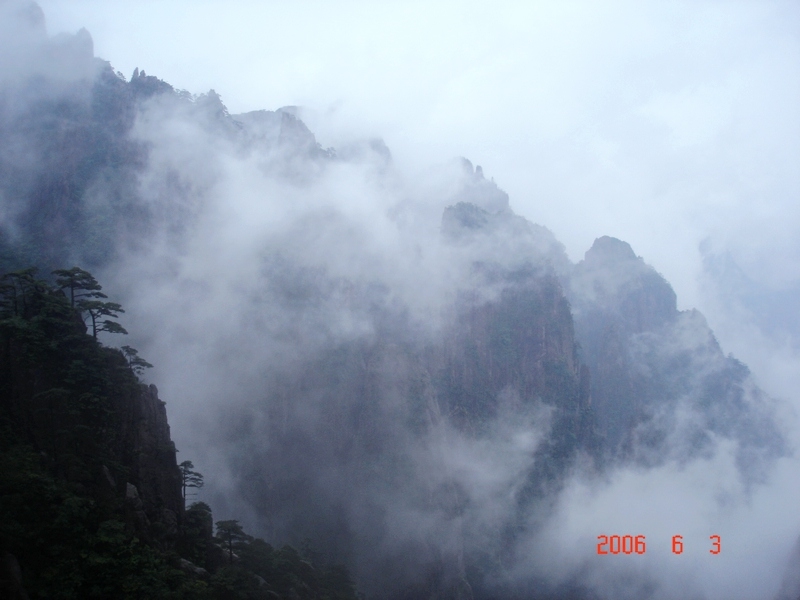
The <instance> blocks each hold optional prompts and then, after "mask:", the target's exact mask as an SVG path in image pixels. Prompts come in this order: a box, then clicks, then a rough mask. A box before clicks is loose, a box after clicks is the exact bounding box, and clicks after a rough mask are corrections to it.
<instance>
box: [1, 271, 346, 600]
mask: <svg viewBox="0 0 800 600" xmlns="http://www.w3.org/2000/svg"><path fill="white" fill-rule="evenodd" d="M53 274H54V275H55V282H54V283H51V282H49V281H46V280H42V279H38V278H37V277H36V269H32V268H30V269H25V270H21V271H16V272H12V273H7V274H5V275H3V276H2V277H0V557H2V559H3V560H2V564H0V589H3V590H4V592H5V591H6V590H10V592H9V593H10V594H11V595H12V597H19V598H23V597H25V595H24V594H27V597H29V598H48V599H64V600H71V599H90V598H98V599H106V598H115V599H142V600H145V599H147V600H161V599H164V600H167V599H169V600H181V599H187V600H188V599H190V598H191V599H195V600H223V599H225V600H227V599H229V598H230V599H234V598H236V599H262V598H263V599H267V598H269V599H275V598H303V599H309V600H312V599H342V600H344V599H355V598H356V593H355V590H354V587H353V584H352V582H351V580H350V577H349V575H348V574H347V572H346V571H345V570H344V569H342V568H338V567H321V566H315V565H313V564H312V563H311V562H309V561H308V560H306V559H305V558H304V557H303V556H301V555H300V554H299V553H298V552H297V551H296V550H294V549H292V548H290V547H284V548H282V549H280V550H274V549H273V548H272V547H271V546H270V545H269V544H267V543H266V542H265V541H263V540H260V539H256V538H253V537H251V536H249V535H247V534H245V533H244V531H243V530H242V528H241V526H240V525H239V524H238V522H237V521H235V520H234V521H220V522H218V523H217V536H216V537H214V536H213V531H212V523H213V517H212V515H211V509H210V508H209V507H208V505H206V504H204V503H195V504H193V505H192V506H190V507H189V508H188V509H186V510H185V511H184V510H183V508H184V503H185V498H186V490H187V488H199V487H201V486H202V484H203V476H202V475H201V474H200V473H198V472H196V471H194V470H193V469H194V465H193V464H192V462H191V461H184V462H183V463H182V464H181V465H180V467H179V466H178V465H177V464H176V461H175V458H174V457H175V450H174V446H173V445H172V444H171V442H170V443H166V444H165V443H164V442H163V441H162V442H161V445H166V446H168V447H166V448H161V447H159V448H148V447H142V443H143V442H142V439H146V438H142V437H141V436H140V434H139V433H138V432H139V429H140V428H141V426H142V420H143V419H144V420H145V421H146V419H147V418H150V417H146V416H145V412H144V411H143V409H142V406H143V403H145V402H147V401H148V399H149V401H151V402H153V403H155V404H156V405H157V404H158V403H157V396H155V393H156V392H155V391H154V390H155V388H154V387H152V386H151V387H148V386H145V385H144V384H143V383H141V382H140V381H139V376H140V375H141V374H142V372H143V370H144V369H145V368H147V367H150V366H151V365H150V364H149V363H147V361H145V360H144V359H142V358H141V357H139V356H138V352H137V351H136V350H135V349H134V348H131V347H130V346H124V347H123V348H122V350H118V349H115V348H108V347H105V346H103V345H102V344H101V343H100V342H99V341H98V340H97V333H98V332H100V331H107V332H111V333H126V332H125V330H124V329H123V328H122V326H121V325H119V323H117V322H116V321H112V320H111V319H113V318H117V317H118V314H119V313H122V312H124V311H123V310H122V307H121V306H120V305H119V304H116V303H113V302H107V301H106V298H107V297H106V296H105V295H104V294H103V293H102V292H101V291H100V290H101V289H102V288H101V286H100V285H99V283H98V282H97V281H96V279H95V278H94V277H93V276H92V275H91V274H90V273H88V272H86V271H84V270H82V269H80V268H78V267H74V268H72V269H69V270H58V271H55V272H54V273H53ZM104 317H106V318H105V319H104ZM85 318H87V319H90V320H91V334H88V333H87V326H86V324H85V320H84V319H85ZM161 410H162V412H163V407H161ZM132 424H133V425H132ZM137 436H140V437H137ZM167 442H168V440H167ZM151 443H152V442H151ZM143 457H144V458H143ZM147 461H149V462H147ZM146 469H150V471H148V472H145V471H146ZM173 475H174V477H173ZM162 480H163V481H166V482H167V483H164V484H162V483H158V482H160V481H162ZM173 481H174V485H172V483H170V482H173ZM130 482H133V483H130ZM159 485H160V486H161V487H163V488H164V489H161V490H160V491H159V489H160V488H159ZM137 486H139V490H137ZM165 486H166V487H165ZM170 486H171V487H170ZM173 488H174V497H175V498H176V499H177V504H175V503H174V502H172V500H171V499H170V498H171V496H170V494H171V491H170V490H172V489H173ZM181 488H182V490H183V502H181ZM153 490H155V491H153ZM170 502H172V504H170ZM170 506H172V507H173V508H169V507H170ZM170 515H171V517H170ZM175 521H177V523H176V522H175ZM17 565H18V567H19V568H18V569H17ZM23 590H24V591H23Z"/></svg>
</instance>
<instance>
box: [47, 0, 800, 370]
mask: <svg viewBox="0 0 800 600" xmlns="http://www.w3.org/2000/svg"><path fill="white" fill-rule="evenodd" d="M39 4H40V5H41V6H42V8H43V9H44V12H45V15H46V18H47V23H48V29H49V31H50V33H57V32H60V31H67V32H75V31H77V29H79V28H80V27H86V28H87V29H88V30H89V31H90V33H91V34H92V36H93V38H94V42H95V53H96V54H97V55H98V56H101V57H103V58H105V59H107V60H109V61H110V62H111V64H112V65H113V66H114V67H115V68H116V69H118V70H120V71H122V72H123V73H124V74H125V75H126V77H130V74H131V72H132V71H133V69H134V68H135V67H139V68H140V69H145V70H146V71H147V73H148V74H150V75H156V76H158V77H160V78H162V79H164V80H166V81H168V82H169V83H171V84H172V85H174V86H175V87H177V88H183V89H188V90H189V91H191V92H193V93H202V92H205V91H207V90H208V89H210V88H214V89H215V90H216V91H217V92H218V93H220V94H221V96H222V98H223V101H224V102H225V103H226V105H227V106H228V108H229V110H230V111H231V112H232V113H236V112H243V111H248V110H255V109H260V108H267V109H275V108H278V107H280V106H284V105H302V106H304V107H308V108H309V109H311V110H312V111H314V116H311V117H309V118H308V119H307V120H308V121H309V125H310V126H311V128H312V130H314V131H315V133H316V134H317V136H318V139H319V140H320V142H321V143H322V144H323V145H326V146H327V145H334V146H335V145H336V144H337V143H339V142H340V141H342V140H343V139H345V138H346V137H348V136H373V135H374V136H380V137H383V138H384V140H385V141H386V143H387V144H388V146H389V147H390V149H391V150H392V152H393V154H394V156H395V159H396V162H397V164H398V165H400V166H401V168H403V169H404V170H406V172H409V173H414V172H415V171H416V170H418V169H423V168H424V167H426V166H429V165H432V164H436V163H440V162H443V161H445V160H448V159H450V158H452V157H454V156H459V155H463V156H466V157H467V158H469V159H471V160H472V161H473V163H475V164H480V165H482V166H483V168H484V172H485V173H486V176H487V177H494V179H495V180H496V181H497V182H498V184H499V185H500V186H501V187H502V188H503V189H505V190H506V191H507V192H508V193H509V194H510V197H511V204H512V207H513V208H514V209H515V210H516V211H517V212H518V213H520V214H522V215H524V216H526V217H528V218H529V219H531V220H533V221H536V222H538V223H541V224H543V225H546V226H547V227H549V228H550V229H552V230H553V231H554V233H555V234H556V236H557V237H558V238H559V239H560V240H561V241H562V242H563V243H564V244H565V245H566V246H567V251H568V253H569V255H570V257H571V258H572V259H573V260H578V259H580V258H581V257H582V256H583V253H584V252H585V251H586V250H587V249H588V248H589V246H590V245H591V243H592V241H593V240H594V239H595V238H596V237H599V236H601V235H613V236H616V237H619V238H622V239H624V240H626V241H628V242H630V243H631V245H632V246H633V248H634V250H635V251H636V252H637V254H639V255H641V256H643V257H644V258H645V260H647V261H648V262H649V263H651V264H653V265H654V266H655V267H656V268H657V269H658V270H659V271H660V272H662V273H663V274H664V275H665V276H666V277H667V279H668V280H669V281H670V282H671V283H672V284H673V286H674V287H675V288H676V292H677V293H678V298H679V305H680V308H689V307H692V306H699V307H700V308H705V309H706V310H707V311H708V310H711V309H710V306H705V307H704V306H703V299H702V296H701V294H700V293H699V288H698V285H697V277H698V273H699V269H700V255H699V252H698V249H697V246H698V243H699V242H700V241H701V240H703V239H705V238H710V239H711V241H712V243H713V244H714V247H715V248H718V249H726V248H727V249H730V250H731V251H732V252H733V254H734V256H735V257H736V259H737V261H739V262H740V264H741V265H742V266H743V267H744V268H745V269H746V271H747V272H748V274H749V275H750V276H751V277H753V278H754V279H756V280H757V281H759V282H760V283H762V284H765V285H770V286H774V287H781V286H784V285H786V284H787V283H789V282H792V281H797V280H798V279H800V235H798V234H800V202H797V200H798V197H800V166H799V165H800V4H798V3H796V2H766V1H760V2H755V1H754V2H732V1H731V2H696V1H693V2H666V1H665V2H644V1H641V0H636V1H632V2H624V1H604V2H556V1H552V2H502V1H501V2H493V3H491V4H489V3H486V2H435V3H432V2H419V1H417V0H411V1H409V0H404V1H403V2H396V1H390V2H372V3H369V2H356V1H345V2H341V1H339V2H316V1H308V0H299V1H294V2H288V1H280V2H278V1H258V2H257V1H244V0H232V1H229V2H225V3H223V2H217V1H212V0H194V1H192V2H188V1H185V0H159V1H158V2H154V1H140V2H137V3H128V2H124V3H123V2H120V1H109V0H102V1H100V0H41V1H40V2H39ZM709 318H710V321H711V322H712V326H713V325H714V324H715V319H714V315H713V314H710V315H709ZM745 358H747V357H745Z"/></svg>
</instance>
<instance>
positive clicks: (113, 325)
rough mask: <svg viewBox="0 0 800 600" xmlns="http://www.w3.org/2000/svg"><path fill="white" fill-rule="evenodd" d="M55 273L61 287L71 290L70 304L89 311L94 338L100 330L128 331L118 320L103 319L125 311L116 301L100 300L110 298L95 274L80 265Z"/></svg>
mask: <svg viewBox="0 0 800 600" xmlns="http://www.w3.org/2000/svg"><path fill="white" fill-rule="evenodd" d="M53 275H55V276H56V285H57V286H58V287H59V288H61V289H62V290H66V289H68V290H69V300H70V306H72V307H73V308H77V309H78V310H79V311H80V312H81V313H89V317H90V318H91V319H92V335H93V336H94V339H97V333H98V332H100V331H107V332H109V333H124V334H127V333H128V332H127V331H125V328H124V327H122V325H120V324H119V323H117V322H116V321H112V320H111V319H102V317H111V318H113V319H118V318H119V314H117V313H124V312H125V311H124V310H122V306H120V305H119V304H117V303H116V302H103V301H102V300H98V298H108V296H106V295H105V294H104V293H103V292H101V291H100V290H102V289H103V286H101V285H100V284H99V283H98V282H97V279H95V278H94V275H92V274H91V273H89V272H88V271H84V270H83V269H81V268H80V267H72V268H71V269H58V270H56V271H53ZM101 319H102V320H101Z"/></svg>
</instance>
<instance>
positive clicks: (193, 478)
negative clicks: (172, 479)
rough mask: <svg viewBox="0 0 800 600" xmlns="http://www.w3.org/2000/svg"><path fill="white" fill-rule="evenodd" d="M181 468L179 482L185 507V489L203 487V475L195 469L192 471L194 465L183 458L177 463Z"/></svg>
mask: <svg viewBox="0 0 800 600" xmlns="http://www.w3.org/2000/svg"><path fill="white" fill-rule="evenodd" d="M178 467H179V468H180V470H181V482H182V486H183V505H184V507H186V489H187V488H198V489H199V488H201V487H203V475H202V474H201V473H198V472H197V471H192V469H194V465H193V464H192V461H190V460H185V461H183V462H182V463H181V464H179V465H178Z"/></svg>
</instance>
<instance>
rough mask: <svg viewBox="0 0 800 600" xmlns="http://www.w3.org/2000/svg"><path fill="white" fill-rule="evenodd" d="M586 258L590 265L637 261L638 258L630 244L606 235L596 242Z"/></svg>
mask: <svg viewBox="0 0 800 600" xmlns="http://www.w3.org/2000/svg"><path fill="white" fill-rule="evenodd" d="M584 258H585V260H586V262H587V263H590V264H607V263H615V262H625V261H629V260H636V259H637V256H636V254H635V253H634V252H633V248H631V245H630V244H629V243H628V242H623V241H622V240H618V239H617V238H615V237H611V236H608V235H604V236H603V237H599V238H597V239H596V240H595V241H594V244H592V247H591V248H589V250H587V251H586V254H585V256H584Z"/></svg>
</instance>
